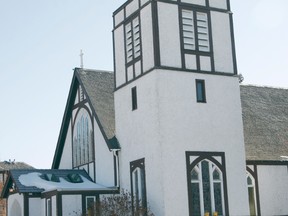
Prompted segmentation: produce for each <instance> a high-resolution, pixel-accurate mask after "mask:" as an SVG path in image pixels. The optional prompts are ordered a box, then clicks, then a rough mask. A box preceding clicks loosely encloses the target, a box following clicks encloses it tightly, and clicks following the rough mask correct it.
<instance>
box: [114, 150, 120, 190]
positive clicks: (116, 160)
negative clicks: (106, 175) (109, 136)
mask: <svg viewBox="0 0 288 216" xmlns="http://www.w3.org/2000/svg"><path fill="white" fill-rule="evenodd" d="M119 151H120V149H112V152H113V155H114V157H115V166H116V167H115V168H116V170H115V171H116V173H115V177H116V181H115V183H116V185H115V187H117V188H119V187H120V173H119V156H118V152H119Z"/></svg>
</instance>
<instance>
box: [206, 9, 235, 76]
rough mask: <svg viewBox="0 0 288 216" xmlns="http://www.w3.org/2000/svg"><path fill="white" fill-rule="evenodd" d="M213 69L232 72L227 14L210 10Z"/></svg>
mask: <svg viewBox="0 0 288 216" xmlns="http://www.w3.org/2000/svg"><path fill="white" fill-rule="evenodd" d="M211 20H212V37H213V49H214V61H215V70H216V71H217V72H225V73H232V74H233V73H234V70H235V69H234V66H233V52H232V41H231V30H230V19H229V14H226V13H221V12H215V11H211Z"/></svg>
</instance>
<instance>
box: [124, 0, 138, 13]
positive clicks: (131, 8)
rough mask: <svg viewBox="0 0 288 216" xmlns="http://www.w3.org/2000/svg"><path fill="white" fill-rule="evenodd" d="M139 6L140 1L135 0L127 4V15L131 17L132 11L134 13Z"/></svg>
mask: <svg viewBox="0 0 288 216" xmlns="http://www.w3.org/2000/svg"><path fill="white" fill-rule="evenodd" d="M138 8H139V1H138V0H133V1H131V2H130V3H129V4H128V5H127V6H126V17H129V16H130V15H131V14H132V13H134V12H135V11H136V10H138Z"/></svg>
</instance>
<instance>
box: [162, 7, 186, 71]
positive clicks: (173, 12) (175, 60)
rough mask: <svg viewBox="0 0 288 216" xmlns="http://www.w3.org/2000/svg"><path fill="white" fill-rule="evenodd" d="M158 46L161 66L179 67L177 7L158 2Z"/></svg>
mask: <svg viewBox="0 0 288 216" xmlns="http://www.w3.org/2000/svg"><path fill="white" fill-rule="evenodd" d="M158 17H159V45H160V61H161V65H162V66H169V67H177V68H180V67H181V66H182V65H181V51H180V47H181V46H180V33H179V14H178V6H177V5H174V4H167V3H163V2H158Z"/></svg>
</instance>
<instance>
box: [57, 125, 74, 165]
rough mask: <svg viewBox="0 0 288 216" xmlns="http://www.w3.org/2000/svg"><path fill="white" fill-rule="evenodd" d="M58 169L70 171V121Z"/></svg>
mask: <svg viewBox="0 0 288 216" xmlns="http://www.w3.org/2000/svg"><path fill="white" fill-rule="evenodd" d="M59 169H72V130H71V121H70V122H69V127H68V131H67V135H66V139H65V144H64V148H63V153H62V157H61V160H60V164H59Z"/></svg>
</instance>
